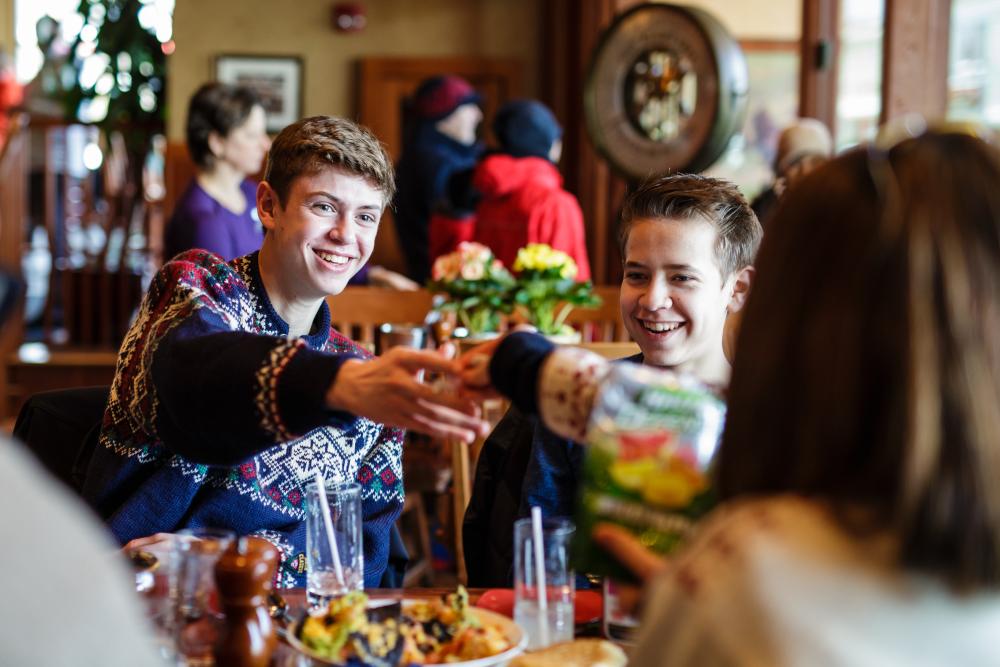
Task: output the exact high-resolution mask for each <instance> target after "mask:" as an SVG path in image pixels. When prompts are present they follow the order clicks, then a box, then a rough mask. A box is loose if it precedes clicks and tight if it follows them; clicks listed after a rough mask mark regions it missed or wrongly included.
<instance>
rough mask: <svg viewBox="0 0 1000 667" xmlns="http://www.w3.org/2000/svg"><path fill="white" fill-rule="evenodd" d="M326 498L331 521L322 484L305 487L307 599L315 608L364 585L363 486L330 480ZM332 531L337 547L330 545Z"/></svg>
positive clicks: (327, 484) (358, 589) (362, 587)
mask: <svg viewBox="0 0 1000 667" xmlns="http://www.w3.org/2000/svg"><path fill="white" fill-rule="evenodd" d="M326 501H327V502H326V504H327V506H328V507H329V515H328V516H329V522H327V521H326V519H325V518H324V516H323V515H324V508H323V502H322V499H321V498H320V494H319V487H317V486H316V484H315V483H313V484H310V485H309V486H307V487H306V598H307V599H308V601H309V604H310V606H311V607H313V608H318V607H325V606H326V605H327V604H328V603H329V602H330V600H331V599H332V598H334V597H337V596H339V595H343V594H344V593H347V592H348V591H360V590H362V589H364V587H365V557H364V550H363V544H362V536H361V524H362V521H361V486H360V485H359V484H355V483H343V482H327V483H326ZM329 530H332V532H333V538H334V541H335V543H336V545H337V548H336V550H334V549H333V548H332V547H331V545H330V534H329ZM338 565H339V567H338Z"/></svg>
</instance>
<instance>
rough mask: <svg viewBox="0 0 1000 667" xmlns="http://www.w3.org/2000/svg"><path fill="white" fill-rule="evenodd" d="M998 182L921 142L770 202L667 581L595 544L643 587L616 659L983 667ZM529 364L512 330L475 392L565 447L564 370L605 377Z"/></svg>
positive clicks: (877, 154) (992, 170) (574, 403)
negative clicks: (530, 407)
mask: <svg viewBox="0 0 1000 667" xmlns="http://www.w3.org/2000/svg"><path fill="white" fill-rule="evenodd" d="M998 183H1000V153H998V151H997V150H996V149H995V148H994V147H991V146H989V145H988V144H987V143H986V142H984V141H982V140H980V139H978V138H975V137H973V136H969V135H968V134H965V133H963V132H959V131H937V132H929V133H926V134H923V135H921V136H919V137H917V138H910V139H907V140H905V141H903V142H901V143H899V144H898V145H896V146H895V147H893V148H891V150H880V149H878V148H875V147H872V148H862V149H859V150H855V151H852V152H850V153H847V154H845V155H843V156H841V157H839V158H836V159H834V160H833V161H832V162H830V163H829V164H827V165H825V166H823V167H820V168H819V169H818V170H817V171H816V173H814V174H810V175H809V176H808V177H806V178H805V179H804V180H803V181H802V183H801V184H799V185H797V186H796V187H795V188H793V189H791V190H790V191H789V193H788V194H787V196H786V198H785V201H784V202H783V203H782V206H781V207H779V209H778V211H777V214H776V216H775V218H774V220H773V221H772V223H771V225H770V226H769V227H768V231H767V233H766V234H765V236H764V242H763V245H762V247H761V250H760V253H759V255H758V258H757V277H756V280H755V285H754V291H753V293H752V294H751V296H750V298H749V300H748V303H747V307H746V314H745V316H744V321H743V326H742V329H741V333H740V336H739V341H738V346H737V354H736V356H735V360H734V365H733V374H732V381H731V383H730V388H729V396H728V406H729V413H728V416H727V420H726V428H725V435H724V438H723V442H722V446H721V449H720V451H719V454H718V457H717V459H716V463H715V470H714V473H715V482H716V488H717V490H718V494H719V497H720V498H721V500H722V504H721V505H720V506H719V507H718V508H717V509H716V510H715V511H714V512H713V513H711V514H710V515H709V516H708V517H707V518H706V520H705V521H704V523H703V524H702V525H701V527H700V529H699V531H698V533H697V534H696V535H695V536H694V538H693V540H692V541H691V542H690V543H689V545H688V546H687V547H686V548H685V549H684V550H683V551H682V552H681V553H679V554H678V555H677V557H676V558H675V559H674V560H672V561H670V562H669V563H668V564H666V565H665V566H663V565H662V562H661V564H660V565H659V566H658V565H657V560H656V559H655V558H653V557H652V555H651V554H650V553H649V552H648V551H645V550H644V549H643V548H642V547H641V545H640V544H639V542H638V541H636V540H635V539H634V538H632V537H631V535H630V534H628V533H625V532H624V531H622V530H620V529H618V528H616V527H613V526H602V527H599V528H598V529H597V530H596V531H595V533H594V538H595V541H596V542H597V543H598V544H599V545H601V546H603V547H605V548H606V549H608V550H609V551H611V552H613V553H614V554H616V555H617V556H618V557H619V558H620V559H621V560H622V561H623V562H625V563H626V564H629V565H631V566H633V569H634V570H635V571H636V572H637V574H639V575H640V576H645V577H647V578H652V577H654V576H655V577H656V579H655V583H654V585H653V586H652V587H650V588H649V591H650V592H649V594H648V600H647V608H646V613H645V616H644V619H643V624H642V627H641V630H640V632H639V635H638V646H637V647H636V649H635V651H634V652H633V653H632V656H631V663H630V664H633V665H638V666H649V665H655V666H659V665H671V666H678V665H851V666H852V667H854V666H858V665H862V666H866V665H871V666H876V665H879V666H881V665H997V664H998V662H1000V656H998V653H997V643H996V638H997V637H998V636H1000V484H998V483H997V480H998V479H1000V345H998V342H997V333H996V332H997V331H1000V188H998V187H997V184H998ZM546 347H547V344H546V343H545V342H544V341H542V340H539V339H538V338H537V337H528V336H526V335H525V334H515V335H514V336H510V337H508V338H507V339H505V340H504V341H503V342H502V343H500V345H499V347H498V348H497V349H496V351H495V353H494V354H493V356H492V359H491V361H490V363H489V371H490V376H491V378H492V382H493V384H494V385H495V386H497V387H499V388H500V389H501V390H502V391H504V393H507V394H509V395H512V396H514V397H515V401H514V402H515V403H518V402H519V401H520V402H521V403H523V402H524V400H525V399H532V400H533V399H534V396H536V395H537V396H538V397H539V398H538V400H537V403H538V405H539V409H540V413H541V416H542V418H543V419H545V421H546V424H547V425H548V426H549V427H550V428H553V429H554V430H558V431H559V432H563V433H565V434H566V435H568V436H572V435H576V436H579V427H577V428H576V429H572V428H569V426H568V425H570V424H571V423H573V422H574V421H575V422H576V423H578V424H579V423H581V422H583V421H585V417H586V413H587V412H588V411H589V407H588V405H589V404H588V403H587V399H588V397H591V398H592V397H593V387H595V386H596V383H597V382H596V381H594V382H586V381H582V382H581V381H580V380H577V381H576V382H575V383H573V382H572V380H571V379H572V378H573V374H572V373H568V374H567V373H565V370H566V365H565V363H563V362H564V360H565V357H566V355H575V356H574V357H573V358H572V360H573V362H574V366H573V367H574V368H575V369H576V371H577V372H576V375H577V376H578V377H583V378H586V377H592V378H600V377H602V371H601V368H602V367H603V365H606V362H603V361H601V360H589V361H588V360H587V359H582V358H581V357H580V352H579V351H576V352H573V351H564V350H559V351H556V352H554V353H549V352H548V350H547V349H546ZM487 351H488V350H487ZM475 354H476V353H475V352H472V353H470V355H475ZM466 359H467V361H466V363H467V364H468V368H469V370H468V372H467V374H466V377H465V380H466V382H467V383H469V384H470V385H472V386H484V385H485V384H486V383H487V382H488V380H487V379H486V378H485V377H484V375H485V374H484V372H483V366H484V364H482V363H479V364H473V363H471V362H472V360H473V359H475V357H474V356H469V357H467V358H466ZM480 361H481V360H480ZM560 370H561V371H563V372H562V373H561V374H560V373H559V371H560ZM560 377H561V378H562V384H563V385H565V384H566V383H567V381H568V380H569V381H570V384H571V385H573V386H572V394H569V395H571V396H572V399H571V400H569V401H568V403H567V404H558V403H556V402H555V401H554V400H553V399H552V397H553V396H558V395H559V394H560V393H562V395H563V396H566V395H567V394H566V391H567V388H566V387H565V386H560V383H559V379H560ZM546 397H548V398H546ZM581 418H582V419H581ZM657 572H661V574H659V576H656V573H657Z"/></svg>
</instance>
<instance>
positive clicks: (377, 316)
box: [326, 286, 431, 345]
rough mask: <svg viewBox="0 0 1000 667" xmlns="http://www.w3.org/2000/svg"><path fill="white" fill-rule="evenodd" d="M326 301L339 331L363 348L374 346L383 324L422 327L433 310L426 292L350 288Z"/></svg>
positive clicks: (381, 288) (379, 288)
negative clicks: (379, 328)
mask: <svg viewBox="0 0 1000 667" xmlns="http://www.w3.org/2000/svg"><path fill="white" fill-rule="evenodd" d="M326 302H327V304H329V306H330V321H331V322H332V323H333V326H334V328H335V329H336V330H337V331H339V332H340V333H342V334H344V335H345V336H349V337H350V338H353V339H354V340H355V341H357V342H358V343H361V344H363V345H374V344H375V341H376V338H377V332H378V327H379V326H380V325H382V324H386V323H390V324H422V323H423V321H424V318H425V317H427V312H428V311H429V310H430V309H431V294H430V292H428V291H427V290H424V289H419V290H415V291H412V292H406V291H401V290H394V289H387V288H384V287H360V286H359V287H354V286H349V287H347V288H346V289H345V290H344V291H343V292H341V293H340V294H337V295H335V296H329V297H327V299H326Z"/></svg>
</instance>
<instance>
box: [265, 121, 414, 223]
mask: <svg viewBox="0 0 1000 667" xmlns="http://www.w3.org/2000/svg"><path fill="white" fill-rule="evenodd" d="M328 166H334V167H340V168H341V169H344V170H346V171H348V172H350V173H351V174H354V175H356V176H361V177H362V178H364V179H365V180H367V181H368V182H369V183H370V184H371V185H372V186H374V187H375V188H376V189H378V190H379V191H380V192H381V193H382V194H383V195H384V196H385V202H386V204H388V203H389V202H391V201H392V198H393V196H394V195H395V194H396V178H395V173H394V171H393V168H392V160H391V159H390V157H389V154H388V153H387V152H386V150H385V147H384V146H383V145H382V142H380V141H379V140H378V138H377V137H376V136H375V135H374V134H372V132H371V130H369V129H368V128H366V127H362V126H361V125H358V124H357V123H355V122H353V121H350V120H347V119H346V118H337V117H335V116H313V117H311V118H303V119H302V120H300V121H298V122H295V123H292V124H291V125H289V126H288V127H286V128H285V129H283V130H282V131H281V132H280V133H279V134H278V136H277V137H275V139H274V142H273V143H272V144H271V150H270V152H269V153H268V155H267V169H265V171H264V180H265V181H267V182H268V184H270V186H271V187H272V188H273V189H274V191H275V192H276V193H277V194H278V200H279V201H280V202H281V205H282V206H284V205H285V202H286V201H287V198H288V192H289V189H290V188H291V186H292V181H294V180H295V179H296V178H298V177H299V176H301V175H303V174H315V173H317V172H318V171H320V170H321V169H323V168H324V167H328Z"/></svg>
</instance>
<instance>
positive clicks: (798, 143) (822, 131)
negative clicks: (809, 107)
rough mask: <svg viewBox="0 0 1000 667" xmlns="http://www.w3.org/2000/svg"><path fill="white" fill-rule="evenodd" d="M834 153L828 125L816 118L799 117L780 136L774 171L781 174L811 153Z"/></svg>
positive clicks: (822, 154) (824, 155) (823, 155)
mask: <svg viewBox="0 0 1000 667" xmlns="http://www.w3.org/2000/svg"><path fill="white" fill-rule="evenodd" d="M832 153H833V139H832V138H831V137H830V131H829V130H828V129H826V125H824V124H823V123H821V122H820V121H818V120H816V119H815V118H799V119H798V120H797V121H795V122H794V123H792V124H791V125H789V126H788V127H786V128H785V129H784V130H782V132H781V136H780V137H778V151H777V153H775V156H774V172H775V173H776V174H780V173H782V172H783V171H785V170H786V169H788V168H789V167H791V166H792V165H793V164H795V163H796V162H798V161H799V160H801V159H802V158H804V157H807V156H810V155H817V156H820V157H830V155H831V154H832Z"/></svg>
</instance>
